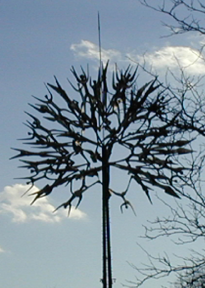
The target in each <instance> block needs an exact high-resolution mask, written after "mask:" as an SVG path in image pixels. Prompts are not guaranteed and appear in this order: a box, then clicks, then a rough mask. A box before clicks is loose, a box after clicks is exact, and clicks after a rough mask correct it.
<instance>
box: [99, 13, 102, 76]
mask: <svg viewBox="0 0 205 288" xmlns="http://www.w3.org/2000/svg"><path fill="white" fill-rule="evenodd" d="M100 32H101V31H100V13H99V12H98V44H99V58H100V59H99V60H100V72H101V69H102V50H101V33H100Z"/></svg>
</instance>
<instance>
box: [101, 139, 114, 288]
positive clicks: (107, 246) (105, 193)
mask: <svg viewBox="0 0 205 288" xmlns="http://www.w3.org/2000/svg"><path fill="white" fill-rule="evenodd" d="M102 158H103V169H102V183H103V190H102V217H103V219H102V222H103V235H102V238H103V239H102V240H103V279H102V283H103V288H112V267H111V265H112V264H111V243H110V221H109V218H110V217H109V198H110V193H109V176H110V172H109V165H108V155H107V149H106V146H105V145H103V147H102Z"/></svg>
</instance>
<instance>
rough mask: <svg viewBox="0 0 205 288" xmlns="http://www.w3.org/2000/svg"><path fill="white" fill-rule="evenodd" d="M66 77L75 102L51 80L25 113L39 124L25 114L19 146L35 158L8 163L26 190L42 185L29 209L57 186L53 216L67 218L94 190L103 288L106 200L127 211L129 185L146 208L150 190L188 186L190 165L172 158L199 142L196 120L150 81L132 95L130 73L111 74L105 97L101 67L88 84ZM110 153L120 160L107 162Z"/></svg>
mask: <svg viewBox="0 0 205 288" xmlns="http://www.w3.org/2000/svg"><path fill="white" fill-rule="evenodd" d="M71 71H72V73H73V75H74V77H75V80H76V82H77V85H73V84H72V83H71V82H70V84H71V86H72V87H73V89H74V90H75V91H76V92H77V93H76V94H77V95H78V97H79V98H78V99H76V98H75V99H73V98H71V97H70V96H69V95H68V94H67V93H66V92H65V91H64V90H63V88H62V87H61V85H60V84H59V82H58V80H57V79H55V81H56V84H55V85H51V84H48V85H47V89H48V95H46V96H45V99H43V100H42V99H39V98H37V97H34V98H35V99H36V100H38V103H37V104H35V105H31V106H32V107H33V108H34V109H35V110H37V111H38V112H39V113H40V114H42V115H43V117H42V119H41V120H39V118H37V116H34V115H31V114H30V113H27V114H28V115H29V116H30V118H31V121H27V123H26V125H27V126H28V127H29V128H30V132H29V137H28V138H26V139H24V140H25V141H26V144H28V145H32V146H34V147H35V148H38V150H32V149H31V150H23V149H16V148H14V150H16V151H18V155H16V156H14V157H12V158H18V157H19V158H24V159H25V160H24V159H21V160H20V161H21V162H23V163H24V164H23V166H22V167H25V168H28V169H29V170H30V172H31V174H30V175H29V176H28V177H25V178H24V179H27V180H28V182H27V183H28V184H30V185H31V187H33V186H34V184H35V183H36V182H37V181H38V180H40V179H46V180H47V182H48V183H49V184H47V185H46V186H45V187H43V188H42V189H41V190H39V191H36V192H35V193H33V194H32V195H34V199H33V202H35V201H36V200H37V199H39V198H41V197H45V196H47V195H49V194H50V193H51V192H52V191H53V189H55V188H57V187H58V186H60V185H68V186H69V187H70V193H71V195H70V197H69V198H68V199H67V200H66V201H65V202H64V203H62V204H61V205H60V206H59V207H57V208H56V210H57V209H59V208H60V207H63V208H67V209H68V213H70V211H71V208H72V206H73V205H74V203H75V201H76V200H77V204H76V206H75V207H76V208H77V207H78V206H79V204H80V202H81V200H82V198H83V196H84V194H85V192H86V191H87V190H88V189H89V188H90V187H92V186H93V185H95V184H101V185H102V222H103V223H102V226H103V276H102V283H103V288H107V287H109V288H111V287H112V282H113V281H112V271H111V249H110V224H109V199H110V197H111V196H112V195H116V196H118V197H121V199H122V205H121V210H123V208H128V207H131V208H132V209H133V206H132V204H131V203H130V202H129V201H128V199H127V192H128V190H129V186H130V183H131V181H134V182H136V184H137V185H138V188H139V189H141V190H143V191H144V192H145V193H146V196H147V197H148V198H149V200H150V201H151V197H150V192H151V191H152V190H153V189H154V187H156V188H159V189H161V190H162V191H164V192H165V193H167V194H169V195H171V196H174V197H179V193H180V185H181V184H182V183H183V185H185V183H187V182H188V179H189V173H192V171H193V169H194V166H193V165H190V166H189V167H184V165H183V164H181V162H180V156H181V155H184V154H189V153H192V152H193V151H192V149H191V146H190V143H191V142H192V141H193V140H194V139H196V137H197V135H199V134H203V129H202V128H203V127H204V126H203V125H202V124H201V123H203V122H202V120H203V119H202V118H198V114H197V113H196V110H195V109H194V107H193V105H190V104H189V105H188V104H187V103H186V99H185V97H178V95H174V94H173V93H172V91H169V89H168V88H164V87H163V85H162V84H161V83H159V82H158V80H157V78H155V79H153V80H151V81H150V82H148V83H146V84H145V85H143V86H142V87H141V88H139V89H137V88H136V87H137V86H136V85H137V83H136V82H137V81H136V78H137V77H136V73H137V69H136V70H135V71H133V70H132V68H131V67H130V66H128V68H127V69H126V70H125V71H118V70H116V71H115V72H113V77H112V81H110V82H112V83H111V85H112V92H111V91H110V89H108V81H107V74H108V63H107V64H106V65H105V67H100V69H99V73H98V77H97V80H94V81H92V79H91V78H90V76H89V73H88V72H85V70H83V69H82V72H81V75H78V74H77V72H76V70H75V69H74V68H73V67H72V69H71ZM51 91H53V92H55V94H57V95H58V97H59V98H61V100H62V102H63V103H62V104H57V103H60V102H59V101H55V99H54V95H53V94H52V92H51ZM61 105H62V106H61ZM187 107H188V108H187ZM45 119H46V120H47V121H48V122H50V123H52V126H51V128H49V126H44V124H42V123H43V122H46V120H45ZM46 123H47V122H46ZM54 123H55V124H56V125H57V126H54ZM204 123H205V122H204ZM47 124H48V123H47ZM54 127H55V128H54ZM192 132H193V133H192ZM116 147H118V149H121V151H122V153H121V152H120V153H119V155H118V157H116V156H115V157H113V156H112V152H113V149H115V148H116ZM36 151H37V152H36ZM32 156H33V158H32V160H30V158H31V157H32ZM116 158H117V159H116ZM37 159H38V160H37ZM112 168H115V169H116V168H118V169H121V170H123V171H125V172H126V173H127V174H128V178H127V180H128V182H127V188H126V189H125V191H120V192H119V191H118V192H117V191H115V190H114V189H112V187H110V175H111V169H112ZM33 202H32V203H33ZM133 211H134V209H133Z"/></svg>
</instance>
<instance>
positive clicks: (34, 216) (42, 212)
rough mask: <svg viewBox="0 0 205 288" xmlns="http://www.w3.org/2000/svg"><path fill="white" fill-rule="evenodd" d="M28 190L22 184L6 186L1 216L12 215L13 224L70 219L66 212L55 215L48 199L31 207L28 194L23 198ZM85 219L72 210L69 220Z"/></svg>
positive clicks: (34, 189)
mask: <svg viewBox="0 0 205 288" xmlns="http://www.w3.org/2000/svg"><path fill="white" fill-rule="evenodd" d="M28 188H29V186H28V185H22V184H15V185H13V186H6V187H5V188H4V190H3V191H2V192H1V193H0V214H7V215H10V216H11V218H12V222H21V223H23V222H28V221H30V220H36V221H41V222H50V223H56V222H60V221H62V220H63V219H65V218H68V217H67V211H66V210H58V211H57V212H55V213H53V211H54V210H55V207H54V206H53V205H52V204H50V203H49V198H48V197H45V198H41V199H39V200H37V201H36V202H35V203H34V204H33V205H32V206H31V205H30V203H31V201H32V198H31V197H30V196H29V195H28V194H26V195H24V196H23V197H22V195H23V194H24V193H25V191H27V190H28ZM38 190H39V189H38V188H37V187H36V186H34V187H33V188H32V189H31V190H30V191H29V194H30V193H33V192H36V191H38ZM85 217H86V214H85V213H83V212H82V211H80V210H79V209H75V208H72V210H71V213H70V216H69V218H72V219H83V218H85ZM0 249H1V247H0ZM0 252H1V250H0Z"/></svg>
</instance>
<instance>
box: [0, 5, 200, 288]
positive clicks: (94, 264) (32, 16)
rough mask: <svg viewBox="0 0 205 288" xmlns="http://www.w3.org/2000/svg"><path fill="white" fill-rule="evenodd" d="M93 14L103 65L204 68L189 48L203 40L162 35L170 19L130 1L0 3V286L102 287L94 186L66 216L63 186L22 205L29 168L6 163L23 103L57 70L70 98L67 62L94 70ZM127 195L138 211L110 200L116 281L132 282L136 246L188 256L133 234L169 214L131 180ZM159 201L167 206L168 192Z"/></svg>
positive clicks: (139, 258) (20, 128) (20, 133)
mask: <svg viewBox="0 0 205 288" xmlns="http://www.w3.org/2000/svg"><path fill="white" fill-rule="evenodd" d="M156 2H159V3H160V1H156ZM98 11H99V12H100V18H101V37H102V39H101V41H102V59H103V61H104V62H105V61H107V60H108V59H110V69H111V70H112V69H113V67H114V64H115V63H117V65H118V67H119V68H122V69H124V68H126V66H127V65H128V64H129V63H131V64H133V66H135V65H136V64H135V62H134V61H136V62H139V63H141V64H142V63H143V59H145V60H146V64H147V65H148V66H149V67H150V66H152V67H153V69H154V70H155V71H157V73H158V75H160V76H161V77H162V78H163V75H164V74H165V71H166V69H167V67H169V68H171V69H172V71H175V72H176V71H177V69H178V64H177V62H176V58H177V59H178V63H180V65H181V66H183V67H185V69H187V70H188V72H189V73H190V75H191V76H192V75H196V76H200V75H202V74H203V72H204V69H205V65H204V62H203V60H201V59H200V58H198V59H197V56H198V54H197V51H196V50H195V49H197V48H199V47H200V46H201V44H202V43H203V42H204V39H203V38H202V37H198V36H197V35H192V34H189V35H188V34H187V35H181V36H174V37H168V38H167V37H165V38H164V37H161V36H163V35H167V34H168V31H167V29H166V28H165V27H163V25H162V24H161V21H165V22H166V21H169V19H168V18H166V17H165V16H164V15H162V14H159V13H157V12H154V11H152V10H149V9H147V8H145V7H143V6H142V5H141V4H140V3H139V2H138V1H137V0H126V1H125V0H124V1H122V0H112V1H107V0H103V1H99V0H75V1H68V0H67V1H66V0H58V1H56V0H36V1H31V0H18V1H16V0H1V1H0V36H1V44H0V79H1V85H0V97H1V105H0V118H1V119H0V123H1V125H0V135H1V136H0V147H1V150H0V159H1V166H0V179H1V181H0V227H1V233H0V271H1V272H0V274H1V277H0V286H1V287H6V288H28V287H29V288H36V287H38V288H64V287H69V288H88V287H89V288H92V287H93V288H94V287H95V288H97V287H101V283H100V278H101V262H102V261H101V248H102V244H101V234H102V231H101V190H100V187H97V188H95V189H92V190H91V191H90V192H89V191H88V192H87V193H86V197H84V199H83V201H82V204H81V205H80V207H79V209H76V210H75V209H74V210H73V211H72V213H71V215H70V217H69V218H68V217H67V213H66V211H63V210H59V211H58V212H57V213H53V210H54V209H55V207H57V206H58V205H59V204H61V201H64V200H65V199H67V197H69V191H68V190H67V189H66V188H65V187H62V189H61V188H59V189H57V191H56V192H54V194H52V195H51V196H50V197H49V198H44V199H41V200H39V201H38V202H37V203H35V204H34V205H33V206H30V202H31V200H32V198H31V197H29V196H28V195H25V196H24V197H21V196H22V194H23V193H24V192H25V191H26V189H27V187H26V185H25V181H23V180H19V179H14V178H18V177H23V176H27V174H26V173H27V171H24V170H20V169H19V168H18V165H19V163H18V161H17V160H13V161H9V158H10V157H12V156H14V155H15V152H14V151H12V150H11V149H10V148H11V147H23V146H22V143H21V142H22V141H17V139H19V138H25V137H26V136H27V132H28V131H27V128H26V127H25V125H23V124H22V123H23V122H24V123H25V121H26V120H27V119H28V118H27V115H26V114H25V113H24V111H29V112H31V111H32V109H31V107H29V106H28V103H35V100H34V98H32V97H31V95H34V96H36V97H39V98H41V97H44V96H45V94H46V88H45V85H44V83H47V82H49V83H54V78H53V76H54V75H56V77H57V78H58V80H59V82H60V83H61V84H62V86H63V87H64V89H65V90H67V91H69V93H73V95H74V96H73V97H74V98H75V97H77V96H76V94H75V93H74V92H72V90H71V87H70V86H69V83H68V81H67V78H69V79H71V80H73V78H72V74H71V72H70V68H71V66H74V67H75V68H76V70H77V71H80V66H81V65H82V66H83V67H86V65H87V64H89V69H90V74H91V75H92V77H95V76H96V75H97V68H98V64H99V57H98V56H99V54H98V26H97V13H98ZM190 47H191V48H190ZM143 57H144V58H143ZM130 59H132V60H133V61H131V62H130ZM196 59H197V61H195V60H196ZM194 61H195V63H194V65H192V69H189V68H188V67H189V65H190V64H191V63H193V62H194ZM186 67H187V68H186ZM176 73H177V72H176ZM143 75H144V74H142V75H140V77H139V81H141V83H143V81H145V79H147V76H146V75H144V76H143ZM24 148H25V147H24ZM113 181H114V182H116V183H117V185H118V186H119V187H124V186H123V185H124V182H125V179H124V178H123V177H122V176H121V175H113ZM35 189H37V188H34V191H36V190H35ZM122 189H123V188H122ZM130 199H131V200H132V203H133V206H134V207H135V210H136V214H137V216H135V215H134V214H133V213H132V211H131V210H127V211H125V213H123V214H121V212H120V209H119V206H120V204H121V203H120V201H119V199H114V197H113V199H111V227H112V252H113V277H114V278H116V280H117V281H116V283H115V285H114V287H116V288H118V287H122V284H128V282H127V280H129V281H135V274H136V271H135V270H134V269H133V268H132V267H131V266H130V265H129V264H128V263H132V264H134V265H136V266H137V265H139V264H140V263H142V262H144V263H146V261H147V259H146V254H145V253H144V252H143V251H142V250H141V249H140V248H139V246H138V245H137V243H139V244H140V245H143V247H145V249H148V251H150V252H155V253H156V255H157V254H158V253H163V251H167V253H172V252H174V253H175V254H177V253H179V252H181V253H186V255H187V251H186V250H185V248H182V247H175V246H173V244H172V243H171V242H170V241H169V240H168V239H161V240H159V241H158V242H150V241H148V240H144V239H141V238H140V236H141V235H143V231H144V230H143V227H142V226H143V224H145V223H146V221H147V220H153V219H155V218H156V217H157V216H161V215H163V214H168V211H167V209H166V207H165V206H164V205H162V204H161V203H160V202H159V201H158V200H157V198H156V197H154V201H153V202H154V205H151V204H150V203H149V202H148V200H147V198H146V196H145V195H144V194H143V193H142V192H141V191H138V190H137V187H136V186H135V185H131V189H130ZM166 199H168V201H169V203H171V204H172V203H174V201H173V200H172V199H171V197H169V196H166ZM173 205H174V204H173ZM173 249H174V250H173ZM183 249H184V252H183ZM184 255H185V254H184ZM170 257H172V256H170ZM160 283H162V284H165V283H167V280H162V282H160ZM143 287H145V288H148V287H153V288H156V287H159V282H156V283H155V282H154V281H152V282H151V283H147V284H145V285H144V286H143Z"/></svg>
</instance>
